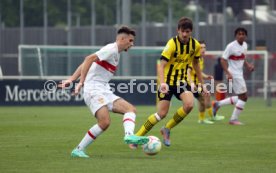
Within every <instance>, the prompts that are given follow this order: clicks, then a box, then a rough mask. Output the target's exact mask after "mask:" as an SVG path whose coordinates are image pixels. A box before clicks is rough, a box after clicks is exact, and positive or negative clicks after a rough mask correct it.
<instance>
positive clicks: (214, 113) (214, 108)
mask: <svg viewBox="0 0 276 173" xmlns="http://www.w3.org/2000/svg"><path fill="white" fill-rule="evenodd" d="M212 105H213V115H214V116H216V114H217V111H218V109H219V105H218V102H217V101H214V102H213V103H212Z"/></svg>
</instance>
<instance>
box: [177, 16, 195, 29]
mask: <svg viewBox="0 0 276 173" xmlns="http://www.w3.org/2000/svg"><path fill="white" fill-rule="evenodd" d="M177 29H182V30H184V29H191V30H193V21H192V20H191V19H189V18H187V17H181V18H180V19H179V21H178V26H177Z"/></svg>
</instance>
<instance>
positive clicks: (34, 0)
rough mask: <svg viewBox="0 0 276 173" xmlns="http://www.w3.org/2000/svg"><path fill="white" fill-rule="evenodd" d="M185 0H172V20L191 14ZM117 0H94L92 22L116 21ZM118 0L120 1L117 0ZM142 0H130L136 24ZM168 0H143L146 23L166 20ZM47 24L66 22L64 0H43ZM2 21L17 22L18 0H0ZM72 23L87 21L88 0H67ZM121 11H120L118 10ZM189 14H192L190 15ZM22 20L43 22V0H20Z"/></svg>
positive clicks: (35, 23) (32, 23) (86, 23)
mask: <svg viewBox="0 0 276 173" xmlns="http://www.w3.org/2000/svg"><path fill="white" fill-rule="evenodd" d="M187 2H188V1H187V0H185V1H183V0H173V1H172V2H171V3H172V8H173V19H174V22H175V21H177V20H178V18H180V17H181V16H185V15H187V16H188V17H189V16H190V15H192V14H191V13H190V12H189V11H188V10H185V6H187V5H188V4H187ZM116 3H117V0H113V1H110V0H95V9H96V12H95V14H96V24H97V25H114V24H116V22H117V21H116ZM121 3H122V2H121ZM141 3H142V0H132V1H131V10H130V11H131V23H132V24H139V23H141V20H142V13H141V12H142V4H141ZM168 4H169V0H150V1H149V0H146V20H147V22H148V23H153V22H158V23H163V22H166V21H167V20H168V19H167V16H168ZM47 6H48V8H47V10H48V25H49V26H63V27H64V26H66V25H67V0H58V1H57V0H47ZM0 7H1V10H0V12H1V15H2V22H3V23H5V26H7V27H18V26H19V25H20V15H19V14H20V0H1V1H0ZM71 9H72V25H73V26H75V25H76V20H77V16H79V17H80V25H81V26H89V25H90V24H91V0H71ZM121 13H122V12H121ZM191 17H192V16H191ZM24 20H25V21H24V22H25V26H43V0H39V1H38V0H24Z"/></svg>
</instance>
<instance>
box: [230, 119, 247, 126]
mask: <svg viewBox="0 0 276 173" xmlns="http://www.w3.org/2000/svg"><path fill="white" fill-rule="evenodd" d="M229 124H230V125H244V124H243V123H242V122H240V121H239V120H230V121H229Z"/></svg>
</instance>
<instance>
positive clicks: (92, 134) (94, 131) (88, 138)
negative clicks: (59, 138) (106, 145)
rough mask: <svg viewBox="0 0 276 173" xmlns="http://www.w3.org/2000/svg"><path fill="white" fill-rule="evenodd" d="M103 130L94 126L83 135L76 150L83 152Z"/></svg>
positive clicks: (96, 125)
mask: <svg viewBox="0 0 276 173" xmlns="http://www.w3.org/2000/svg"><path fill="white" fill-rule="evenodd" d="M102 132H103V130H102V129H101V128H100V126H99V125H98V124H95V125H94V126H93V127H92V128H91V129H89V130H88V132H87V133H86V134H85V136H84V137H83V139H82V140H81V142H80V144H79V145H78V146H77V149H78V150H84V149H85V148H86V147H87V146H88V145H89V144H91V143H92V142H93V141H94V140H95V139H96V138H97V137H98V136H99V135H100V134H101V133H102Z"/></svg>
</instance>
